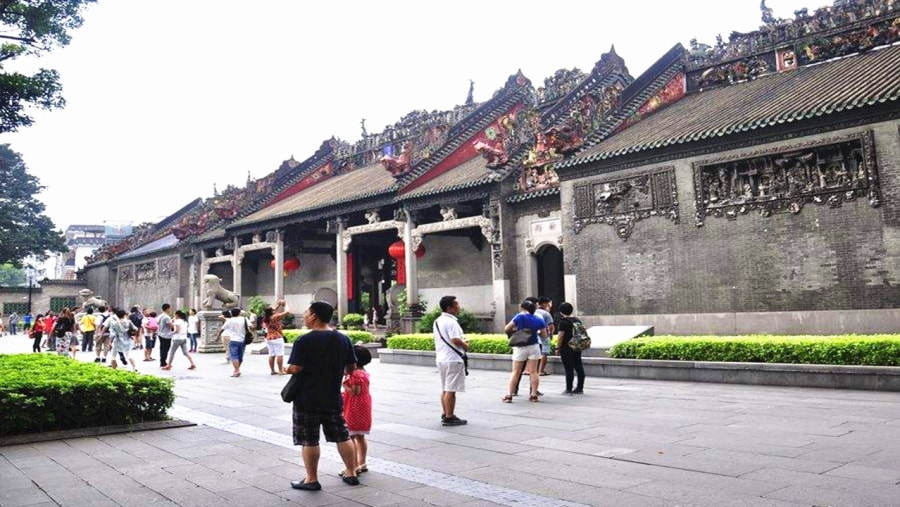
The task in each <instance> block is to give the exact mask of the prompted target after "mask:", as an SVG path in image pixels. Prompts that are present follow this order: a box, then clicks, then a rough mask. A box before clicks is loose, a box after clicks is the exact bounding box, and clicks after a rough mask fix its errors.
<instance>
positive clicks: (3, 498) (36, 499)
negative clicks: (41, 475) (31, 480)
mask: <svg viewBox="0 0 900 507" xmlns="http://www.w3.org/2000/svg"><path fill="white" fill-rule="evenodd" d="M42 502H53V501H52V499H51V498H50V497H49V496H47V494H46V493H44V492H43V491H41V490H40V489H39V488H38V487H37V486H34V485H32V486H31V487H30V488H16V489H7V488H5V487H4V488H0V505H2V506H3V507H19V506H22V505H33V504H37V503H42ZM53 505H56V503H53Z"/></svg>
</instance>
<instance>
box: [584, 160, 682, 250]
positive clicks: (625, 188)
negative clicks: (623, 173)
mask: <svg viewBox="0 0 900 507" xmlns="http://www.w3.org/2000/svg"><path fill="white" fill-rule="evenodd" d="M652 216H663V217H666V218H669V219H670V220H672V221H673V222H675V223H676V224H677V223H678V193H677V188H676V186H675V169H674V168H673V167H664V168H661V169H653V170H651V171H646V172H642V173H639V174H635V175H631V176H627V177H624V178H615V179H603V180H597V181H590V182H586V183H582V184H578V185H576V186H575V234H578V233H580V232H581V231H582V230H583V229H584V228H585V227H586V226H587V225H588V224H608V225H612V226H613V227H615V230H616V234H617V235H618V236H619V237H620V238H622V239H623V240H627V239H628V237H629V236H631V233H632V232H633V231H634V224H635V223H636V222H638V221H640V220H643V219H645V218H649V217H652Z"/></svg>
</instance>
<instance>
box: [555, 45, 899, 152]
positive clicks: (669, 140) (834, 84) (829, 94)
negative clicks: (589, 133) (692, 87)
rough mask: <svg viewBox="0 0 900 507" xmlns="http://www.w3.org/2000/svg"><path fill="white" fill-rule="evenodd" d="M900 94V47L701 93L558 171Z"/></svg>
mask: <svg viewBox="0 0 900 507" xmlns="http://www.w3.org/2000/svg"><path fill="white" fill-rule="evenodd" d="M898 98H900V45H898V46H893V47H887V48H883V49H881V50H877V51H872V52H870V53H866V54H862V55H858V56H853V57H848V58H844V59H841V60H836V61H832V62H826V63H822V64H819V65H812V66H808V67H801V68H798V69H796V70H793V71H788V72H782V73H780V74H772V75H768V76H764V77H761V78H759V79H756V80H754V81H748V82H745V83H738V84H735V85H732V86H726V87H723V88H717V89H713V90H709V91H703V92H697V93H693V94H690V95H688V96H686V97H685V98H683V99H681V100H680V101H678V102H676V103H674V104H672V105H670V106H668V107H667V108H665V109H662V110H660V111H658V112H656V113H654V114H653V115H652V116H650V117H648V118H646V119H644V120H642V121H639V122H637V123H636V124H634V125H632V126H631V127H629V128H627V129H625V130H623V131H621V132H619V133H617V134H615V135H613V136H612V137H609V138H608V139H606V140H604V141H602V142H601V143H600V144H598V145H596V146H594V147H591V148H588V149H587V150H585V151H584V152H583V153H582V154H580V155H579V156H577V157H575V158H573V159H571V160H567V161H565V162H562V163H560V164H557V165H556V168H557V169H562V168H566V167H572V166H576V165H581V164H585V163H589V162H594V161H597V160H603V159H607V158H611V157H616V156H621V155H625V154H629V153H635V152H640V151H644V150H651V149H655V148H662V147H665V146H671V145H675V144H682V143H689V142H694V141H700V140H703V139H708V138H712V137H721V136H727V135H732V134H736V133H740V132H747V131H750V130H756V129H762V128H767V127H771V126H774V125H778V124H781V123H786V122H794V121H800V120H805V119H810V118H813V117H817V116H822V115H829V114H833V113H839V112H842V111H847V110H850V109H856V108H861V107H866V106H870V105H873V104H878V103H884V102H889V101H896V100H897V99H898Z"/></svg>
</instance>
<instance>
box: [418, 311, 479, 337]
mask: <svg viewBox="0 0 900 507" xmlns="http://www.w3.org/2000/svg"><path fill="white" fill-rule="evenodd" d="M441 313H442V312H441V308H440V307H437V308H435V309H433V310H431V311H430V312H428V313H426V314H425V315H423V316H422V319H421V320H420V321H419V324H418V330H419V332H420V333H431V332H432V329H434V321H435V319H437V318H438V317H440V316H441ZM456 319H457V320H458V321H459V327H461V328H462V330H463V332H464V333H467V334H468V333H477V332H479V331H481V326H479V324H478V319H477V318H476V317H475V314H474V313H472V312H470V311H467V310H460V311H459V315H457V316H456Z"/></svg>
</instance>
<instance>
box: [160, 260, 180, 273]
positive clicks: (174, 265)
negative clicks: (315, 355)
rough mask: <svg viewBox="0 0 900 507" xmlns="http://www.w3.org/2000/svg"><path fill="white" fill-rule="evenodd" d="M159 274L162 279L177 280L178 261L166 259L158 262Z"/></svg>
mask: <svg viewBox="0 0 900 507" xmlns="http://www.w3.org/2000/svg"><path fill="white" fill-rule="evenodd" d="M157 263H158V265H157V272H158V273H159V277H160V278H175V277H176V276H178V259H177V258H176V257H166V258H165V259H160V260H158V261H157Z"/></svg>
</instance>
